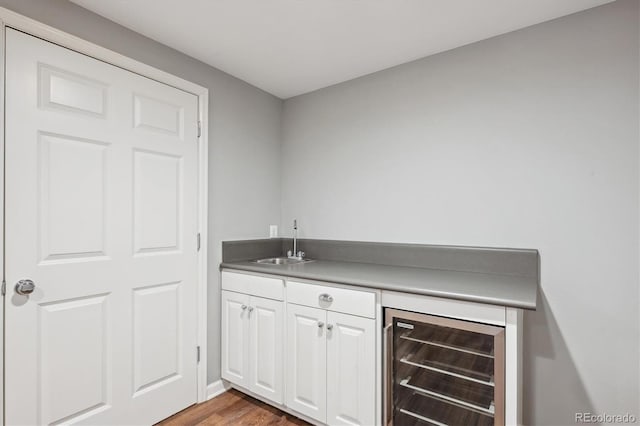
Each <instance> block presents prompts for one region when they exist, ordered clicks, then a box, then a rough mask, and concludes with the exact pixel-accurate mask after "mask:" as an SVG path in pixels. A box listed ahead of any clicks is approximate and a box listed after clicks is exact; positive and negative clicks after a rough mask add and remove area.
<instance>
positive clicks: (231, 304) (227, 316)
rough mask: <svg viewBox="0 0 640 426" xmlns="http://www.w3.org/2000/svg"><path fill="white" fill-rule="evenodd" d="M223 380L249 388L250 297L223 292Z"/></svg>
mask: <svg viewBox="0 0 640 426" xmlns="http://www.w3.org/2000/svg"><path fill="white" fill-rule="evenodd" d="M221 340H222V341H221V346H222V378H223V379H225V380H228V381H230V382H232V383H235V384H237V385H239V386H243V387H247V388H248V386H249V296H247V295H246V294H241V293H235V292H233V291H225V290H223V291H222V336H221Z"/></svg>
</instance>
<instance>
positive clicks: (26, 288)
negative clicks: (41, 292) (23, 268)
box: [15, 280, 36, 296]
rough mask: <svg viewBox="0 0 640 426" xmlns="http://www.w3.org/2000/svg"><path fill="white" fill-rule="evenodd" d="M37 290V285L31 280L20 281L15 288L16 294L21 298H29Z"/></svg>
mask: <svg viewBox="0 0 640 426" xmlns="http://www.w3.org/2000/svg"><path fill="white" fill-rule="evenodd" d="M35 289H36V285H35V283H34V282H33V281H31V280H20V281H18V282H17V284H16V286H15V290H16V293H18V294H19V295H21V296H28V295H30V294H31V293H33V290H35Z"/></svg>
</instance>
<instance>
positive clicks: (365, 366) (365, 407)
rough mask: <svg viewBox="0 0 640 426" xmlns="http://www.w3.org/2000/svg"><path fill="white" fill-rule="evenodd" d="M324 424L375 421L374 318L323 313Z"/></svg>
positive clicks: (354, 423) (355, 423) (367, 422)
mask: <svg viewBox="0 0 640 426" xmlns="http://www.w3.org/2000/svg"><path fill="white" fill-rule="evenodd" d="M327 325H328V327H330V328H331V330H330V331H328V334H327V389H328V390H329V392H328V395H327V398H328V401H327V423H328V424H331V425H372V424H374V422H375V414H376V399H375V383H376V381H375V377H376V369H375V365H376V345H375V320H372V319H368V318H362V317H358V316H354V315H346V314H341V313H337V312H328V313H327Z"/></svg>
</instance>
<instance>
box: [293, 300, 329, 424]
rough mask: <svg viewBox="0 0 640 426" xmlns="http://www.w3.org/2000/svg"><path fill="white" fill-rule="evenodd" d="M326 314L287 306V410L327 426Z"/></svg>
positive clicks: (314, 309)
mask: <svg viewBox="0 0 640 426" xmlns="http://www.w3.org/2000/svg"><path fill="white" fill-rule="evenodd" d="M325 323H326V311H324V310H322V309H317V308H309V307H307V306H300V305H294V304H287V346H286V350H287V389H286V394H287V397H286V403H287V404H286V405H287V407H289V408H291V409H293V410H295V411H297V412H299V413H301V414H304V415H306V416H309V417H311V418H313V419H316V420H318V421H320V422H322V423H325V421H326V417H327V412H326V408H327V378H326V367H327V341H326V336H325V332H326V330H325V328H326V327H325Z"/></svg>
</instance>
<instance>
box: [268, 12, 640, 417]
mask: <svg viewBox="0 0 640 426" xmlns="http://www.w3.org/2000/svg"><path fill="white" fill-rule="evenodd" d="M638 16H639V14H638V2H637V1H636V0H619V1H617V2H614V3H611V4H609V5H605V6H602V7H599V8H596V9H592V10H589V11H585V12H583V13H578V14H575V15H571V16H568V17H564V18H561V19H558V20H555V21H551V22H548V23H544V24H540V25H536V26H533V27H529V28H526V29H524V30H520V31H517V32H513V33H510V34H507V35H504V36H500V37H496V38H493V39H489V40H486V41H482V42H479V43H475V44H472V45H469V46H465V47H462V48H459V49H455V50H452V51H449V52H445V53H442V54H438V55H435V56H432V57H429V58H425V59H422V60H419V61H415V62H412V63H408V64H405V65H401V66H398V67H395V68H392V69H389V70H385V71H381V72H378V73H375V74H372V75H369V76H365V77H362V78H358V79H356V80H352V81H349V82H346V83H343V84H339V85H336V86H333V87H330V88H326V89H323V90H319V91H316V92H313V93H311V94H307V95H302V96H299V97H296V98H292V99H289V100H286V101H285V105H284V115H283V138H284V140H283V156H282V164H283V175H282V191H283V193H282V196H283V203H282V222H281V226H282V227H283V230H287V231H288V230H289V228H290V224H291V221H292V220H293V218H297V219H298V225H299V227H300V236H301V237H303V238H326V239H341V240H366V241H388V242H407V243H408V242H415V243H429V244H460V245H474V246H499V247H528V248H537V249H539V250H540V252H541V257H542V260H541V261H542V283H541V294H540V306H539V309H538V310H537V311H536V312H534V313H527V315H526V317H525V321H526V327H525V333H526V337H525V348H524V349H525V359H524V361H525V375H524V378H525V381H524V388H525V394H524V401H525V407H524V409H525V411H524V415H525V420H526V422H527V423H528V424H536V425H543V424H548V425H559V424H574V413H575V412H582V411H590V412H593V413H603V412H606V413H626V412H632V413H635V414H636V415H638V414H640V413H639V412H638V401H639V392H638V377H639V375H638V374H639V372H638V360H639V356H640V355H639V341H638V336H639V322H638V305H639V300H638V282H639V279H638V278H639V277H638V267H639V265H638V255H639V253H638V231H639V229H638V214H639V208H638V190H639V184H638V173H639V164H638V163H639V161H638V140H639V135H638V117H639V111H638V100H639V97H638V77H639V66H638V61H639V58H638V56H639V52H638V51H639V37H638Z"/></svg>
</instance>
